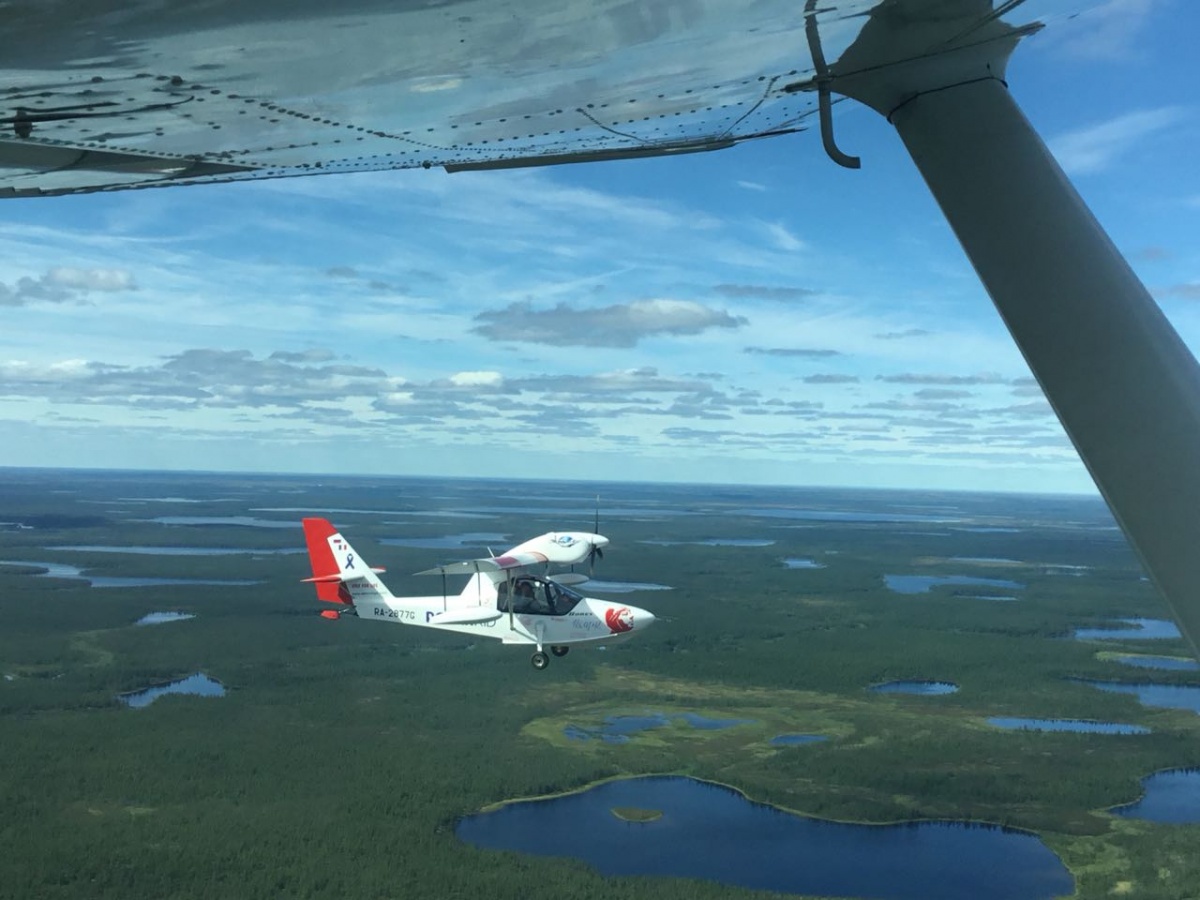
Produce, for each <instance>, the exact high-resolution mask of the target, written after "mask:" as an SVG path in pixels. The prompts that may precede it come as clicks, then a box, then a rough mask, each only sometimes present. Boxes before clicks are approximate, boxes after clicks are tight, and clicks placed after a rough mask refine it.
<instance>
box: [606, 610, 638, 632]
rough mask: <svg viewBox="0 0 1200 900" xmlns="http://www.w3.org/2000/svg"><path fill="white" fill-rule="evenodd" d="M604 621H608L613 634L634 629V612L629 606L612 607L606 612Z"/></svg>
mask: <svg viewBox="0 0 1200 900" xmlns="http://www.w3.org/2000/svg"><path fill="white" fill-rule="evenodd" d="M604 621H605V622H607V623H608V630H609V631H611V632H612V633H613V634H621V633H622V632H624V631H632V630H633V613H631V612H630V611H629V607H628V606H622V607H621V608H620V609H611V608H610V609H609V610H607V611H606V612H605V613H604Z"/></svg>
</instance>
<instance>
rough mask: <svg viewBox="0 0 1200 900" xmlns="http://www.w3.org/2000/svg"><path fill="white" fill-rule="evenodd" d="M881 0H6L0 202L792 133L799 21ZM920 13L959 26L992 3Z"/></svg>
mask: <svg viewBox="0 0 1200 900" xmlns="http://www.w3.org/2000/svg"><path fill="white" fill-rule="evenodd" d="M878 5H879V2H878V0H827V2H823V3H821V4H819V6H818V5H815V4H813V3H808V4H807V7H806V4H805V2H804V0H742V2H729V0H656V2H652V3H650V2H647V3H640V2H631V0H599V2H594V0H586V2H583V0H575V2H559V0H463V2H448V3H431V2H423V3H416V2H383V0H347V2H343V3H340V4H336V5H335V4H318V3H316V2H312V0H309V2H286V3H285V2H281V0H260V2H250V0H212V2H207V3H184V2H177V3H171V2H168V3H162V2H159V0H134V2H129V0H125V2H119V0H90V2H87V0H85V2H78V3H76V2H71V3H67V2H52V0H16V2H14V3H10V4H7V5H6V7H5V35H6V41H5V47H6V51H5V54H4V60H3V62H0V134H2V135H3V137H2V138H0V196H10V197H12V196H38V195H48V194H64V193H79V192H87V191H95V190H112V189H122V188H136V187H148V186H160V185H166V184H180V183H196V182H214V181H234V180H242V179H251V178H272V177H284V176H293V175H303V174H318V173H329V172H354V171H368V170H380V169H405V168H414V167H425V168H431V167H435V166H436V167H445V168H447V169H449V170H451V171H454V170H459V169H473V168H495V167H507V166H512V165H541V164H555V163H562V162H576V161H586V160H592V159H611V158H619V157H623V156H641V155H659V154H671V153H681V152H693V151H702V150H712V149H720V148H724V147H728V146H730V145H731V144H734V143H736V142H738V141H743V140H747V139H751V138H756V137H761V136H766V135H774V134H780V133H787V132H792V131H797V130H802V129H804V128H806V127H807V126H808V123H809V121H810V119H812V118H813V114H814V112H815V109H816V103H815V95H814V94H813V93H811V92H809V91H808V90H805V89H804V88H808V87H812V85H813V79H814V76H815V75H816V74H818V73H817V72H816V68H815V67H814V62H813V53H812V52H811V49H810V38H811V37H812V35H811V34H809V33H808V32H807V31H806V23H807V17H815V21H816V22H817V24H818V25H819V29H818V32H819V34H818V37H819V42H820V52H819V54H818V56H820V55H822V54H823V56H824V57H827V58H829V59H834V58H836V57H837V56H838V55H839V54H840V53H841V52H842V51H843V50H844V49H845V48H846V47H847V46H849V45H850V44H851V43H852V42H853V41H854V39H855V38H856V37H857V35H858V33H859V31H860V29H861V28H862V25H863V23H864V21H865V20H866V14H867V13H868V12H869V11H870V10H872V9H873V8H876V7H877V6H878ZM927 5H932V6H939V5H942V6H946V7H947V12H946V13H945V15H946V16H951V17H953V18H955V19H956V20H961V28H960V29H956V30H957V31H958V32H961V34H960V38H959V39H963V40H969V39H971V35H972V33H973V32H974V31H975V30H977V29H978V28H980V27H982V26H985V25H986V23H987V22H989V21H990V20H991V19H992V18H993V14H994V12H995V10H993V9H992V5H991V3H990V2H980V0H953V2H950V3H946V0H937V2H934V3H932V4H927ZM1005 5H1008V4H1005ZM939 15H941V13H939ZM945 33H946V32H945V29H942V30H940V31H938V32H936V34H935V36H931V38H930V39H929V40H928V41H926V42H924V43H923V44H922V43H921V42H920V41H918V42H917V43H916V44H915V45H913V46H911V47H907V46H906V48H905V53H906V54H911V53H917V54H922V53H936V52H940V51H941V50H943V49H944V44H945Z"/></svg>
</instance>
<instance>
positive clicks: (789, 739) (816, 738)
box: [771, 734, 829, 747]
mask: <svg viewBox="0 0 1200 900" xmlns="http://www.w3.org/2000/svg"><path fill="white" fill-rule="evenodd" d="M827 740H829V738H828V737H827V736H825V735H823V734H781V735H778V736H776V737H773V738H771V744H772V745H773V746H775V747H803V746H805V745H806V744H820V743H822V742H824V741H827Z"/></svg>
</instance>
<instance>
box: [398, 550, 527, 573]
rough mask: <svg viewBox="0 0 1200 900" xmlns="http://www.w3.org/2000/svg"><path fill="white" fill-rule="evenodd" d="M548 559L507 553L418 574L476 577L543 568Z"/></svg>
mask: <svg viewBox="0 0 1200 900" xmlns="http://www.w3.org/2000/svg"><path fill="white" fill-rule="evenodd" d="M546 561H547V560H546V557H545V555H543V554H541V553H506V554H505V555H504V556H494V557H490V558H488V559H465V560H463V561H461V562H453V563H447V564H446V565H444V566H436V567H434V568H432V569H426V570H424V571H423V572H417V573H416V574H418V575H475V574H477V573H479V572H503V571H506V570H509V569H526V568H529V567H531V566H543V565H545V564H546Z"/></svg>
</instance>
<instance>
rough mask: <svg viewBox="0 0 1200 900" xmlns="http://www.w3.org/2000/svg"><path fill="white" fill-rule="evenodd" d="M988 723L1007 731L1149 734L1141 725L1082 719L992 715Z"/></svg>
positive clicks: (1147, 729)
mask: <svg viewBox="0 0 1200 900" xmlns="http://www.w3.org/2000/svg"><path fill="white" fill-rule="evenodd" d="M987 721H988V724H989V725H995V726H996V727H997V728H1004V729H1007V730H1009V731H1071V732H1080V733H1087V734H1149V733H1150V729H1149V728H1145V727H1144V726H1142V725H1125V724H1122V723H1120V722H1089V721H1087V720H1084V719H1023V718H1017V717H1010V716H992V717H991V718H990V719H988V720H987Z"/></svg>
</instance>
